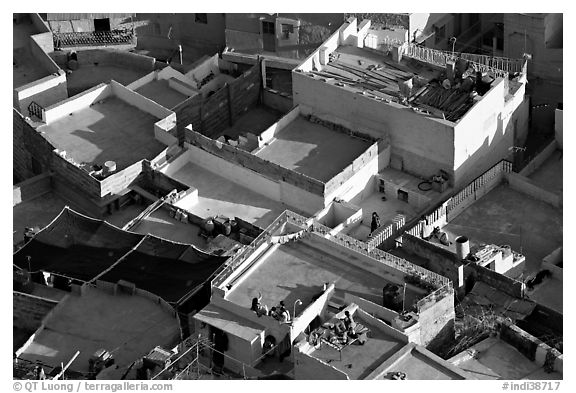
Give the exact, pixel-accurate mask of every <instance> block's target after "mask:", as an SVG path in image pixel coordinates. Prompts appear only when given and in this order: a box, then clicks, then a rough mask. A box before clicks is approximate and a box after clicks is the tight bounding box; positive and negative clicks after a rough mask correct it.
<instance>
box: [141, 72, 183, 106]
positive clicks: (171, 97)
mask: <svg viewBox="0 0 576 393" xmlns="http://www.w3.org/2000/svg"><path fill="white" fill-rule="evenodd" d="M136 92H137V93H138V94H141V95H143V96H144V97H146V98H149V99H151V100H152V101H154V102H156V103H158V104H160V105H162V106H163V107H164V108H168V109H171V108H174V107H175V106H176V105H178V104H179V103H181V102H182V101H184V100H186V99H187V98H188V96H187V95H185V94H182V93H180V92H179V91H177V90H175V89H173V88H171V87H170V86H169V85H168V80H166V79H154V80H153V81H151V82H148V83H146V84H145V85H143V86H142V87H140V88H138V89H136Z"/></svg>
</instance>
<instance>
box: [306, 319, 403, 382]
mask: <svg viewBox="0 0 576 393" xmlns="http://www.w3.org/2000/svg"><path fill="white" fill-rule="evenodd" d="M354 320H355V322H357V323H358V322H360V323H361V324H362V325H364V326H365V327H367V328H368V329H370V332H369V333H368V337H369V338H368V341H367V343H366V345H359V344H358V343H354V344H352V345H347V346H346V347H344V349H343V350H342V353H341V356H342V357H341V358H340V354H339V353H338V351H337V350H336V349H334V348H332V347H330V346H328V345H326V344H322V345H321V346H320V348H319V349H315V350H314V351H313V352H311V353H310V354H309V356H312V357H314V358H316V359H320V360H322V361H323V362H325V363H328V364H329V365H330V366H332V367H334V368H336V369H338V370H340V371H342V372H343V373H345V374H346V375H347V376H348V378H349V379H352V380H355V379H363V378H366V377H367V376H368V375H370V374H371V373H372V372H373V371H374V370H375V369H376V368H377V367H378V366H380V365H381V364H382V363H383V362H384V361H386V360H387V359H389V358H390V357H392V356H393V355H394V354H395V353H397V352H398V351H399V350H400V349H401V348H402V347H403V346H405V345H406V344H405V343H404V342H402V341H400V340H399V339H397V338H394V337H392V336H390V335H389V334H387V333H386V332H384V331H383V330H382V329H381V328H380V327H379V326H375V325H372V324H371V323H369V322H367V321H365V320H363V319H359V318H358V317H356V316H355V319H354Z"/></svg>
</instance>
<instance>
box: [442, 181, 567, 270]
mask: <svg viewBox="0 0 576 393" xmlns="http://www.w3.org/2000/svg"><path fill="white" fill-rule="evenodd" d="M443 230H444V231H446V232H447V233H448V234H449V237H450V239H451V240H453V239H454V238H455V237H457V236H466V237H468V239H470V247H471V248H472V247H473V246H474V245H475V244H480V243H484V244H496V245H504V244H507V245H510V246H511V247H512V250H514V251H517V252H520V253H521V254H523V255H524V256H525V257H526V268H525V271H526V272H531V271H533V270H535V269H537V268H538V267H539V266H540V262H541V261H542V258H544V257H545V256H546V255H548V254H550V253H551V252H552V251H554V250H555V249H556V248H558V247H560V246H561V245H562V233H563V231H562V212H561V211H560V210H559V209H556V208H554V207H552V206H551V205H548V204H546V203H544V202H541V201H538V200H536V199H533V198H531V197H529V196H527V195H525V194H523V193H520V192H518V191H515V190H513V189H511V188H510V187H508V186H505V185H499V186H498V187H496V188H494V189H493V190H492V191H490V192H489V193H488V194H486V195H485V196H483V197H482V198H481V199H479V200H478V201H476V202H475V203H473V204H472V205H471V206H470V207H468V208H467V209H466V210H464V211H463V212H462V213H461V214H459V215H458V216H457V217H456V218H455V219H453V220H450V221H449V223H448V225H446V226H445V227H444V228H443ZM453 251H455V249H454V250H453Z"/></svg>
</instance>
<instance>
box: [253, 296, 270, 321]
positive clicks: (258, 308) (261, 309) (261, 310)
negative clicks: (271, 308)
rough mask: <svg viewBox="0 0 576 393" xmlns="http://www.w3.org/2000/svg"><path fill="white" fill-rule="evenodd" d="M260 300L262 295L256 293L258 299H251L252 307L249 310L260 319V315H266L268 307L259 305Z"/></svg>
mask: <svg viewBox="0 0 576 393" xmlns="http://www.w3.org/2000/svg"><path fill="white" fill-rule="evenodd" d="M261 299H262V294H261V293H260V292H258V297H255V298H253V299H252V307H250V310H252V311H254V312H255V313H256V315H258V316H259V317H261V316H262V315H268V307H266V306H265V305H263V304H260V300H261Z"/></svg>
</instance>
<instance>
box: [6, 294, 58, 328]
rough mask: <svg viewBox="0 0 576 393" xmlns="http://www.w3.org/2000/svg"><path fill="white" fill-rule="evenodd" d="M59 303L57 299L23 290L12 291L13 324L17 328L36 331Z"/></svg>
mask: <svg viewBox="0 0 576 393" xmlns="http://www.w3.org/2000/svg"><path fill="white" fill-rule="evenodd" d="M57 304H58V302H57V301H55V300H51V299H46V298H42V297H38V296H34V295H30V294H27V293H22V292H16V291H13V292H12V307H13V325H14V327H15V328H19V329H24V330H28V331H32V332H33V331H36V329H38V328H39V327H40V326H41V325H42V320H43V319H44V317H46V315H48V313H49V312H50V311H51V310H52V309H53V308H54V307H55V306H56V305H57Z"/></svg>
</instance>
